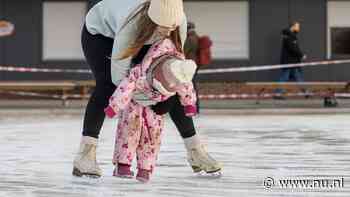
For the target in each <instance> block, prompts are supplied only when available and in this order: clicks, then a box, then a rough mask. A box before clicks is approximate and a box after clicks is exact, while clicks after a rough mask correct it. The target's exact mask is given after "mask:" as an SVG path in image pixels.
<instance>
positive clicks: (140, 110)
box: [105, 39, 196, 171]
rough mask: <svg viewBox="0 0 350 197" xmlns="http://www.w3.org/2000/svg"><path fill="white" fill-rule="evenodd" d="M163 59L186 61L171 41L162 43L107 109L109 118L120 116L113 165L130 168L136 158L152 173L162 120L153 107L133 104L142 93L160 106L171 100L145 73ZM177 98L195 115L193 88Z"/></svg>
mask: <svg viewBox="0 0 350 197" xmlns="http://www.w3.org/2000/svg"><path fill="white" fill-rule="evenodd" d="M163 55H172V56H176V57H178V58H181V59H184V55H183V54H181V53H179V52H177V50H176V47H175V46H174V44H173V43H172V41H171V40H169V39H165V40H162V41H159V42H157V43H155V44H153V46H152V47H151V48H150V50H149V51H148V53H147V54H146V56H145V58H144V59H143V61H142V63H141V64H138V65H136V66H135V67H133V68H132V69H131V70H130V73H129V76H128V77H126V78H125V79H124V80H122V82H121V83H120V84H119V86H118V87H117V89H116V91H115V92H114V94H113V95H112V96H111V98H110V102H109V106H108V107H107V108H106V109H105V112H106V115H107V116H108V117H110V118H112V117H115V116H117V115H119V116H120V118H119V122H118V128H117V135H116V140H115V151H114V156H113V163H114V164H117V163H121V164H128V165H131V163H132V160H133V158H134V157H135V154H136V156H137V166H138V168H139V169H146V170H150V171H153V169H154V166H155V163H156V160H157V155H158V152H159V149H160V144H161V134H162V129H163V124H164V120H163V116H161V115H157V114H156V113H155V112H153V110H151V108H150V107H147V106H142V105H140V104H138V103H137V102H136V101H135V100H133V94H134V93H135V92H137V91H140V92H143V93H144V94H145V95H147V96H148V97H149V98H150V99H152V100H154V101H156V102H161V101H165V100H167V99H168V98H169V96H165V95H162V94H160V93H159V92H158V91H156V90H155V89H153V88H152V86H151V84H149V83H148V81H147V80H146V73H147V71H148V69H149V67H150V65H151V64H152V62H154V61H155V60H157V58H159V57H161V56H163ZM177 93H178V95H179V96H180V101H181V103H182V105H184V106H185V112H186V115H188V116H193V115H194V114H195V113H196V108H195V102H196V96H195V92H194V88H193V84H187V85H184V87H183V88H182V89H181V90H179V91H178V92H177Z"/></svg>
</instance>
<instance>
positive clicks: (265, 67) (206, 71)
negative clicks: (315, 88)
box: [198, 60, 350, 74]
mask: <svg viewBox="0 0 350 197" xmlns="http://www.w3.org/2000/svg"><path fill="white" fill-rule="evenodd" d="M346 63H350V60H329V61H318V62H307V63H299V64H277V65H261V66H249V67H248V66H247V67H236V68H219V69H203V70H199V71H198V73H199V74H213V73H231V72H249V71H260V70H274V69H282V68H294V67H307V66H325V65H334V64H346Z"/></svg>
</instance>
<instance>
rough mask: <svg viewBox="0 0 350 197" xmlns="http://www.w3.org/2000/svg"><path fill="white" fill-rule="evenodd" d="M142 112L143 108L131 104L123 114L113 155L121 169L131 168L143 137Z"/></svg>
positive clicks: (114, 160)
mask: <svg viewBox="0 0 350 197" xmlns="http://www.w3.org/2000/svg"><path fill="white" fill-rule="evenodd" d="M141 112H142V111H141V107H139V106H138V105H137V104H135V103H130V105H129V106H128V107H127V108H126V109H125V110H124V111H123V112H122V114H121V117H120V119H119V123H118V128H117V135H116V139H115V150H114V155H113V163H114V164H115V165H119V167H121V166H124V167H125V166H126V167H127V166H129V167H130V166H131V163H132V160H133V158H134V156H135V152H136V148H137V146H138V144H139V140H140V136H141Z"/></svg>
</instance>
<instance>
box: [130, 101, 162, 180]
mask: <svg viewBox="0 0 350 197" xmlns="http://www.w3.org/2000/svg"><path fill="white" fill-rule="evenodd" d="M142 120H143V122H142V123H143V124H142V132H141V140H140V144H139V146H138V147H137V149H136V153H137V168H138V176H137V178H138V179H139V180H140V181H144V182H146V181H148V179H149V176H150V175H151V174H152V172H153V170H154V167H155V164H156V160H157V157H158V153H159V150H160V144H161V135H162V130H163V124H164V123H163V122H164V120H163V117H162V116H159V115H157V114H156V113H155V112H153V110H151V109H150V108H149V107H144V108H143V111H142Z"/></svg>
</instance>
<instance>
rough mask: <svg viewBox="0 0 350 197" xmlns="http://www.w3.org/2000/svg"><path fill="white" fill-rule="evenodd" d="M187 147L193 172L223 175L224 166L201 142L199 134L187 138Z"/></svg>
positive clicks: (188, 158)
mask: <svg viewBox="0 0 350 197" xmlns="http://www.w3.org/2000/svg"><path fill="white" fill-rule="evenodd" d="M185 146H186V149H187V160H188V162H189V163H190V165H191V167H192V169H193V172H194V173H196V174H203V171H204V172H205V174H207V175H212V176H221V174H222V173H221V170H222V166H221V164H220V163H219V162H217V161H216V160H215V159H214V158H213V157H211V156H210V155H209V153H208V152H207V151H206V149H205V147H204V146H203V145H202V144H201V143H200V139H199V137H198V135H195V136H193V137H190V138H186V139H185Z"/></svg>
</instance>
